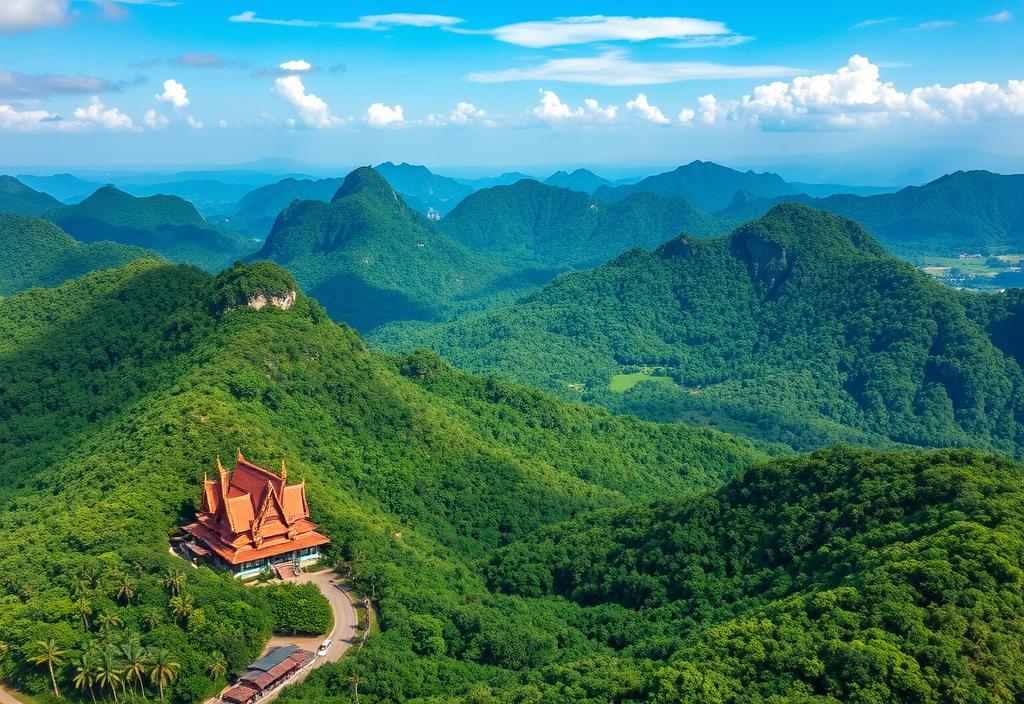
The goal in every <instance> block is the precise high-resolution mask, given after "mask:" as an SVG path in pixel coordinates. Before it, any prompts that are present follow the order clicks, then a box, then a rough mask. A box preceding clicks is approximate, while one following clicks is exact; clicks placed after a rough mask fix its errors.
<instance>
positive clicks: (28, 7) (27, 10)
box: [0, 0, 69, 32]
mask: <svg viewBox="0 0 1024 704" xmlns="http://www.w3.org/2000/svg"><path fill="white" fill-rule="evenodd" d="M68 3H69V0H4V1H3V2H0V32H23V31H27V30H31V29H39V28H41V27H53V26H56V25H61V24H64V23H65V22H67V20H68Z"/></svg>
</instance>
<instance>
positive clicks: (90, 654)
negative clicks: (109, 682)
mask: <svg viewBox="0 0 1024 704" xmlns="http://www.w3.org/2000/svg"><path fill="white" fill-rule="evenodd" d="M97 664H98V663H97V658H96V652H95V651H94V650H93V649H92V648H86V649H85V650H83V651H82V652H81V653H79V654H78V657H77V658H75V677H74V679H73V680H72V681H73V682H74V685H75V689H77V690H78V691H80V692H82V693H85V692H86V691H88V692H89V698H90V699H92V700H93V701H94V702H95V701H96V693H95V692H94V691H93V689H92V688H93V685H94V684H95V683H96V666H97Z"/></svg>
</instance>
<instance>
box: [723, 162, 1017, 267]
mask: <svg viewBox="0 0 1024 704" xmlns="http://www.w3.org/2000/svg"><path fill="white" fill-rule="evenodd" d="M780 200H785V201H794V202H801V203H805V204H807V205H811V206H813V207H815V208H821V209H822V210H828V211H830V212H833V213H836V214H837V215H842V216H843V217H848V218H851V219H853V220H856V221H857V222H859V223H861V224H862V225H864V227H866V228H867V230H868V231H869V232H870V233H871V234H872V235H874V236H875V237H877V238H878V239H879V240H880V241H881V242H882V243H883V244H885V245H886V247H888V248H889V249H890V250H891V251H893V252H894V253H896V254H899V255H902V256H908V257H911V256H913V255H922V254H937V255H943V256H954V257H955V256H956V255H958V254H960V253H964V252H966V253H981V254H1001V253H1004V252H1013V253H1019V252H1021V251H1024V174H1017V175H1013V176H1003V175H1001V174H994V173H991V172H988V171H957V172H956V173H952V174H948V175H946V176H943V177H942V178H939V179H936V180H934V181H932V182H930V183H927V184H925V185H923V186H908V187H907V188H904V189H902V190H900V191H897V192H896V193H884V194H881V195H874V196H856V195H849V194H845V195H833V196H829V197H827V198H811V197H810V196H799V197H795V198H794V197H788V196H787V197H784V198H781V199H779V198H776V199H764V198H750V197H746V198H741V199H740V200H737V201H736V202H734V203H733V204H732V205H731V206H730V207H728V208H726V209H725V210H723V211H722V212H721V213H719V214H720V215H722V216H724V217H729V218H734V219H739V220H743V219H748V218H752V217H758V216H760V215H761V214H762V213H764V212H766V211H767V210H768V209H769V208H771V207H773V206H774V205H775V204H776V203H777V202H779V201H780Z"/></svg>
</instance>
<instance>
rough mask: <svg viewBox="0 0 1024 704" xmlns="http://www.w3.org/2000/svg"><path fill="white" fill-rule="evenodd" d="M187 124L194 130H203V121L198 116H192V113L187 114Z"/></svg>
mask: <svg viewBox="0 0 1024 704" xmlns="http://www.w3.org/2000/svg"><path fill="white" fill-rule="evenodd" d="M185 124H186V125H188V126H189V127H191V128H192V129H194V130H201V129H202V128H203V123H202V122H200V121H199V120H197V119H196V118H194V117H192V116H191V115H186V116H185Z"/></svg>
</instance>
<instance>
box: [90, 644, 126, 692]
mask: <svg viewBox="0 0 1024 704" xmlns="http://www.w3.org/2000/svg"><path fill="white" fill-rule="evenodd" d="M121 670H122V665H121V662H120V660H118V657H117V652H116V651H115V650H113V649H112V648H106V649H105V650H103V652H102V653H100V658H99V662H98V663H97V664H96V684H98V685H99V686H100V687H106V688H108V689H109V690H110V693H111V695H113V697H114V701H115V702H117V686H118V685H119V684H121V681H122V677H121Z"/></svg>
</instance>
